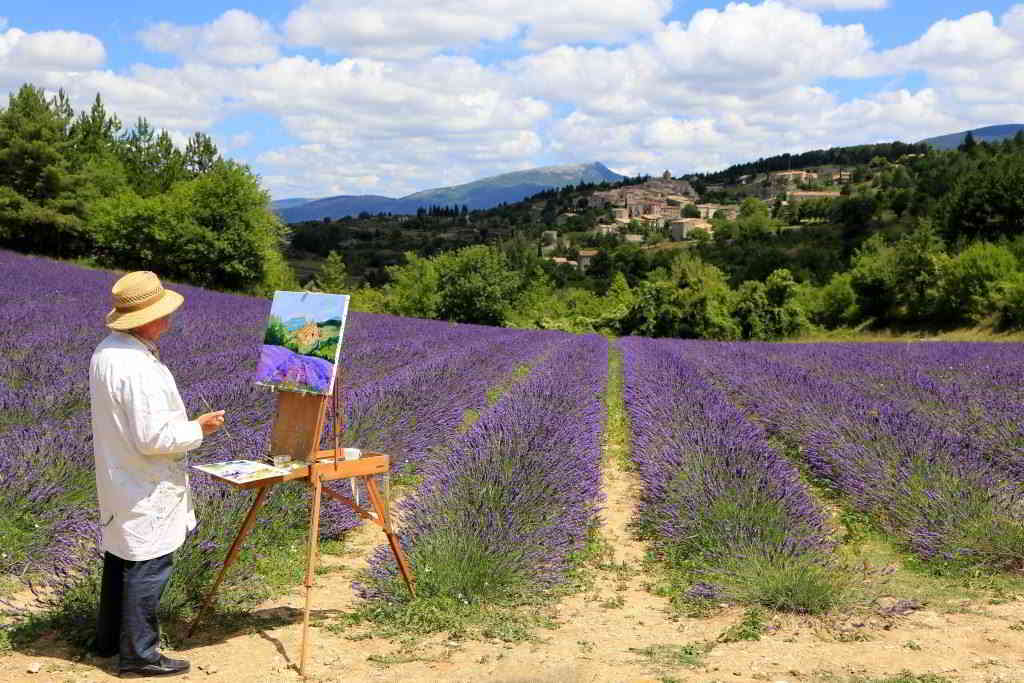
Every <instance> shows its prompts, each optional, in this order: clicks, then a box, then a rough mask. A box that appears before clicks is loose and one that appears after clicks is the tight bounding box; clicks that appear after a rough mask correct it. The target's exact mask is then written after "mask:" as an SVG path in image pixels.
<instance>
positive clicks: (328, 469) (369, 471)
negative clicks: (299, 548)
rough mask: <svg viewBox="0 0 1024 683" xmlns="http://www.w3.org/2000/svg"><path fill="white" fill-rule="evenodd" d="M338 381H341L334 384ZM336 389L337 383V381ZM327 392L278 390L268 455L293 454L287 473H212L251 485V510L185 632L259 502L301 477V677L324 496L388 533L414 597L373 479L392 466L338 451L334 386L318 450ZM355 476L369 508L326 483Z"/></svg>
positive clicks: (384, 459)
mask: <svg viewBox="0 0 1024 683" xmlns="http://www.w3.org/2000/svg"><path fill="white" fill-rule="evenodd" d="M338 384H339V385H340V381H339V382H338ZM336 387H337V385H336ZM327 398H328V397H327V396H316V395H309V394H298V393H292V392H281V393H278V399H277V415H276V417H275V419H274V428H273V431H272V433H271V438H270V443H271V451H270V452H271V453H272V454H274V455H277V454H284V453H287V454H289V455H291V456H292V458H293V460H295V461H296V464H295V465H293V466H292V469H291V471H290V472H289V473H288V474H286V475H283V476H278V477H270V478H267V479H260V480H257V481H251V482H247V483H244V484H238V483H235V482H232V481H230V480H229V479H225V478H222V477H218V476H217V475H211V476H213V477H214V478H215V479H217V480H219V481H222V482H224V483H227V484H230V485H232V486H235V487H238V488H244V489H249V488H255V489H257V491H256V498H255V500H253V503H252V507H250V508H249V512H248V514H247V515H246V516H245V521H244V522H243V523H242V528H241V529H239V531H238V535H237V536H235V540H234V542H233V543H232V544H231V549H230V550H228V555H227V558H225V560H224V564H223V566H222V567H221V569H220V572H219V573H218V574H217V578H216V580H215V581H214V583H213V587H212V588H211V589H210V592H209V594H207V596H206V599H205V600H204V601H203V604H202V606H201V607H200V609H199V612H198V613H197V614H196V618H195V620H194V621H193V622H192V626H191V628H189V632H188V635H189V637H191V636H192V633H193V632H194V631H195V630H196V626H197V625H198V624H199V620H200V619H201V618H202V616H203V614H204V613H205V612H206V610H207V609H208V608H209V607H210V605H211V604H212V603H213V599H214V596H215V595H216V593H217V589H218V588H219V587H220V584H221V581H223V579H224V575H225V573H226V572H227V570H228V568H229V567H230V566H231V565H232V564H233V563H234V562H235V560H236V559H237V558H238V553H239V551H240V550H241V548H242V543H243V542H244V541H245V537H246V536H248V535H249V532H250V531H252V527H253V525H254V524H255V523H256V514H257V512H258V511H259V509H260V507H261V506H262V505H263V503H264V501H265V500H266V498H267V494H268V493H269V492H270V487H272V486H273V485H274V484H278V483H281V482H287V481H305V482H307V483H308V484H309V486H310V487H312V489H313V496H312V498H313V500H312V505H311V510H310V516H309V544H308V548H307V552H306V577H305V581H304V582H303V585H305V587H306V596H305V603H306V604H305V609H304V610H303V616H302V653H301V658H300V660H299V673H300V674H301V675H302V676H303V677H305V675H306V664H307V661H308V659H309V610H310V606H311V604H312V594H313V577H314V575H315V573H316V563H317V559H318V555H319V553H318V552H317V550H318V546H319V537H320V503H321V500H322V498H323V495H324V494H326V495H327V496H329V497H330V498H332V499H334V500H336V501H338V502H339V503H342V504H344V505H347V506H348V507H350V508H352V509H353V510H355V512H356V513H357V514H358V515H359V516H360V517H362V518H363V519H366V520H369V521H371V522H373V523H374V524H377V525H378V526H379V527H380V528H381V529H382V530H383V531H384V534H385V535H386V536H387V539H388V545H389V546H391V552H392V553H393V554H394V556H395V561H396V562H397V564H398V569H399V572H401V574H402V579H403V580H404V581H405V585H406V586H407V587H408V588H409V592H410V593H411V594H412V595H413V596H415V595H416V590H415V583H414V580H413V576H412V573H411V572H410V570H409V565H408V563H407V562H406V559H405V554H404V553H403V552H402V546H401V545H400V543H399V541H398V537H397V536H396V535H395V532H394V529H393V527H392V525H391V514H390V506H389V502H388V500H387V499H386V498H385V497H383V496H382V495H381V493H380V490H379V489H378V488H377V482H376V480H375V479H374V477H375V476H376V475H379V474H387V473H389V472H390V468H391V458H390V456H387V455H384V454H383V453H372V452H363V453H361V457H360V458H358V459H356V460H345V459H344V456H343V451H342V449H341V411H340V409H339V407H338V393H337V388H336V389H335V392H334V448H333V449H331V450H321V449H320V436H321V434H322V433H323V427H324V416H325V414H326V412H327ZM354 477H355V478H359V479H360V480H362V481H363V483H364V484H365V486H366V491H367V494H368V497H369V499H370V504H371V506H372V508H373V509H372V510H368V509H366V508H364V507H362V506H361V505H359V504H358V503H357V502H356V501H354V500H352V499H350V498H348V497H346V496H343V495H341V494H340V493H337V492H336V491H333V490H331V489H329V488H327V487H325V486H324V482H328V481H333V480H336V479H351V478H354Z"/></svg>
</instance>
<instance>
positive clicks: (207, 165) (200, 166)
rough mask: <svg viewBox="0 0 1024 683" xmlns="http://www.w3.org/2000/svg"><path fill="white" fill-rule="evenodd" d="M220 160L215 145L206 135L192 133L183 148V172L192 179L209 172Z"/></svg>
mask: <svg viewBox="0 0 1024 683" xmlns="http://www.w3.org/2000/svg"><path fill="white" fill-rule="evenodd" d="M218 159H220V153H219V152H218V151H217V145H215V144H214V142H213V138H211V137H210V136H209V135H207V134H206V133H198V132H197V133H193V135H192V137H190V138H189V139H188V145H186V146H185V170H186V171H187V172H188V173H189V175H191V176H192V177H193V178H194V177H195V176H197V175H202V174H203V173H206V172H207V171H209V170H210V169H211V168H212V167H213V164H214V162H216V161H217V160H218Z"/></svg>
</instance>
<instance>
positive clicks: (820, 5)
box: [788, 0, 889, 11]
mask: <svg viewBox="0 0 1024 683" xmlns="http://www.w3.org/2000/svg"><path fill="white" fill-rule="evenodd" d="M788 2H789V4H790V5H793V6H794V7H802V8H803V9H817V10H839V11H842V10H860V9H885V8H886V7H888V6H889V0H788Z"/></svg>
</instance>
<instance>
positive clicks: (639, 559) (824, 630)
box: [0, 458, 1024, 683]
mask: <svg viewBox="0 0 1024 683" xmlns="http://www.w3.org/2000/svg"><path fill="white" fill-rule="evenodd" d="M608 460H609V463H608V464H607V465H606V467H605V491H606V493H607V503H606V507H605V509H604V512H603V536H604V537H605V539H606V540H607V541H608V547H609V548H610V552H613V553H614V557H605V558H604V560H603V562H601V563H600V565H599V566H595V567H593V568H592V569H591V570H590V572H591V574H590V576H591V583H590V587H589V588H588V589H586V590H585V591H583V592H580V593H578V594H576V595H572V596H569V597H567V598H565V599H563V600H562V601H561V602H560V603H559V604H558V605H557V606H555V607H554V614H555V615H556V621H557V624H558V626H557V628H555V629H552V630H546V629H541V630H540V632H538V633H537V634H536V636H537V637H536V639H535V640H533V641H526V642H516V643H505V642H501V641H498V640H493V641H478V640H469V641H459V642H453V641H449V640H448V639H447V637H446V636H444V635H438V636H435V637H432V638H430V639H427V640H424V641H419V642H416V643H413V644H410V643H407V642H406V643H403V642H400V641H397V640H391V639H386V638H380V637H372V634H371V633H366V632H364V630H363V629H361V628H356V629H351V630H348V631H345V630H337V629H334V630H329V629H328V628H326V627H327V626H329V625H330V624H331V623H332V622H334V621H335V618H336V617H337V616H339V615H341V614H342V613H344V612H346V611H347V610H350V609H351V607H352V606H353V605H354V604H356V601H357V600H358V599H357V598H356V597H355V595H354V594H353V591H352V588H351V586H350V583H351V580H352V577H353V576H354V574H355V573H356V572H357V571H358V570H359V569H360V568H362V567H364V566H365V565H366V558H367V557H368V556H369V554H370V551H371V550H372V549H373V547H374V546H375V545H377V544H378V543H380V542H382V541H383V536H381V534H380V533H379V532H376V531H375V529H376V527H373V526H371V525H366V526H364V527H363V528H361V529H359V530H357V531H355V532H354V533H353V534H352V536H351V538H350V540H349V541H348V543H347V546H348V551H347V552H346V553H345V554H344V555H341V556H338V555H324V556H323V565H324V569H323V570H322V571H321V573H320V574H319V576H318V580H317V585H316V589H315V598H314V605H315V612H314V619H315V620H316V622H318V624H319V625H318V626H315V627H314V628H313V629H312V630H311V633H312V635H313V644H312V650H311V666H310V679H311V680H315V681H410V682H416V681H467V682H468V681H495V682H498V681H500V682H503V683H519V682H522V683H525V682H527V681H538V682H546V681H550V682H573V681H673V680H676V681H705V682H710V681H791V682H792V681H849V680H851V679H853V680H856V678H857V677H866V678H882V677H884V676H886V675H893V674H896V673H898V672H901V671H904V670H906V671H909V672H912V673H915V674H926V673H931V674H938V675H942V676H945V677H947V678H949V679H951V680H955V681H977V682H979V683H980V682H989V683H995V682H997V681H999V682H1009V681H1024V596H1010V599H1008V600H1007V601H1005V602H1002V603H1001V604H988V603H984V604H981V603H977V602H975V603H963V604H961V605H959V607H958V608H957V609H956V610H954V611H950V610H949V609H948V608H945V609H942V610H933V609H923V610H918V611H913V612H910V613H909V614H906V615H903V616H883V615H882V613H881V612H875V613H871V612H870V611H864V610H860V611H858V612H857V613H855V614H849V615H845V616H830V617H827V618H810V617H800V616H792V615H772V616H771V617H770V619H771V623H770V626H769V628H768V632H767V633H766V634H765V635H763V636H762V638H761V639H760V640H758V641H742V642H734V643H721V644H718V645H717V646H716V647H714V648H713V649H712V650H711V651H710V652H709V653H707V654H706V656H704V657H703V660H702V662H701V663H700V664H698V665H696V666H694V665H691V664H689V663H687V662H685V661H679V660H678V659H676V658H673V657H672V656H663V655H661V654H659V653H664V652H671V650H668V649H664V648H662V649H658V648H657V646H666V645H675V646H682V645H687V644H691V643H700V642H704V641H713V640H715V639H716V637H717V636H718V635H719V634H721V633H722V632H723V631H724V630H725V629H726V628H728V627H729V626H731V625H733V624H736V623H737V622H738V621H739V620H740V619H741V617H742V615H743V613H744V610H743V609H742V608H740V607H737V606H724V607H721V608H720V610H719V611H717V612H716V613H714V614H713V615H712V616H708V617H699V618H687V617H685V616H677V615H673V614H672V613H671V611H670V610H669V608H668V605H667V603H666V601H665V600H664V599H663V598H660V597H657V596H656V595H654V594H652V593H651V592H650V591H649V590H648V586H649V584H650V582H651V581H652V580H653V579H654V577H653V576H652V575H651V574H650V572H649V571H647V570H645V568H644V564H643V557H644V552H645V548H644V546H643V544H642V543H640V542H638V541H636V540H634V539H633V538H632V536H631V535H630V532H629V529H628V522H629V520H630V517H631V515H632V514H633V510H634V509H635V503H636V500H637V482H636V479H635V477H634V476H633V475H632V474H631V473H629V472H627V471H624V470H623V469H622V468H621V467H620V465H619V464H618V462H617V458H609V459H608ZM884 602H885V601H884V599H883V601H882V604H883V605H884ZM302 605H303V593H302V590H301V588H298V587H297V588H296V589H295V590H294V591H292V592H290V593H289V594H287V595H285V596H282V597H281V598H279V599H277V600H273V601H270V602H267V603H265V604H264V605H262V606H261V607H260V608H259V609H257V610H256V611H255V612H254V613H253V614H252V615H251V617H250V618H248V619H246V620H244V622H242V623H238V624H234V625H229V626H228V627H216V628H213V627H211V628H208V629H207V630H205V631H202V632H201V633H200V634H199V635H198V636H197V638H196V639H195V640H194V641H193V642H191V643H190V644H189V645H188V646H187V647H186V649H183V650H179V651H171V652H167V654H168V655H170V656H172V657H180V658H184V659H188V660H190V661H191V663H192V671H191V672H190V673H189V674H187V675H186V676H183V677H178V678H176V679H174V680H191V681H210V682H211V683H214V682H221V681H223V682H224V683H243V682H248V681H289V680H296V681H297V680H299V675H298V673H297V672H296V671H295V667H296V664H297V661H298V656H299V640H300V636H301V620H302V612H301V608H302ZM346 636H347V637H346ZM116 664H117V661H116V658H113V659H109V660H101V659H95V658H90V657H88V656H87V657H85V658H84V659H76V658H75V654H74V652H73V651H72V650H71V649H70V648H68V647H67V646H66V645H63V644H62V643H60V642H59V641H57V640H55V639H54V638H53V637H47V638H45V639H43V640H40V641H39V642H37V643H35V644H34V645H33V646H32V647H31V648H30V649H28V650H27V651H21V652H14V653H12V654H9V655H6V656H0V681H5V682H8V681H9V682H11V683H14V682H16V681H17V682H20V681H28V682H36V683H38V682H41V681H76V682H77V681H109V680H112V679H114V678H116ZM31 671H36V673H31Z"/></svg>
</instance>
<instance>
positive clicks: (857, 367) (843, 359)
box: [764, 343, 1024, 481]
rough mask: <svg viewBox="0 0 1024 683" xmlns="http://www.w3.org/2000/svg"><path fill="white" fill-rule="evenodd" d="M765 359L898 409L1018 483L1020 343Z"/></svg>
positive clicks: (1023, 432)
mask: <svg viewBox="0 0 1024 683" xmlns="http://www.w3.org/2000/svg"><path fill="white" fill-rule="evenodd" d="M764 350H765V352H766V353H769V354H770V355H771V357H772V358H775V359H777V360H779V361H782V362H785V363H788V364H790V365H796V366H799V367H801V368H806V369H807V370H810V371H811V372H813V373H814V374H815V375H818V376H823V377H828V378H831V379H832V380H834V381H839V382H842V383H844V384H849V385H853V386H854V387H856V388H857V389H858V390H860V391H863V392H866V393H868V394H870V395H872V396H874V397H876V398H880V399H883V400H886V401H894V402H901V404H902V405H903V406H904V407H905V408H907V409H909V410H913V411H914V412H916V413H917V414H918V415H919V416H920V417H921V418H922V419H925V420H930V421H932V422H933V423H935V424H936V425H939V426H941V427H943V428H945V429H948V430H955V431H956V432H958V433H959V434H960V435H961V436H962V437H964V438H966V439H968V440H969V441H970V444H971V446H970V447H971V448H972V449H973V450H975V451H976V452H977V453H978V454H979V455H981V456H982V457H984V458H985V459H986V460H988V461H989V462H990V463H991V464H993V465H994V466H995V467H997V468H999V469H1003V470H1005V471H1006V473H1007V475H1008V476H1010V477H1012V478H1014V479H1015V480H1017V481H1024V364H1022V363H1021V362H1020V354H1021V346H1020V345H1019V344H935V343H925V344H843V345H840V346H834V345H820V344H801V345H796V346H792V345H783V346H777V347H769V348H765V349H764Z"/></svg>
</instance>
